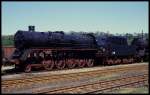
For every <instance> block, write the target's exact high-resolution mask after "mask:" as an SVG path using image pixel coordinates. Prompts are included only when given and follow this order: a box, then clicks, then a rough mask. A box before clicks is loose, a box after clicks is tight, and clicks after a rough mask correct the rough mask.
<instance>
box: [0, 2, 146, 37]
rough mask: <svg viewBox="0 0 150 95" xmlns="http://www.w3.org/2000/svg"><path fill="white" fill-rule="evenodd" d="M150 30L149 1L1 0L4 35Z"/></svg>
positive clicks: (136, 31)
mask: <svg viewBox="0 0 150 95" xmlns="http://www.w3.org/2000/svg"><path fill="white" fill-rule="evenodd" d="M29 25H35V29H36V30H37V31H42V32H46V31H65V32H69V31H76V32H79V31H84V32H96V31H103V32H107V31H109V33H113V34H115V33H132V34H133V33H140V32H141V31H142V29H143V31H144V33H148V2H2V35H10V34H14V33H15V32H16V31H17V30H28V26H29Z"/></svg>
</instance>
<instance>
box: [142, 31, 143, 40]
mask: <svg viewBox="0 0 150 95" xmlns="http://www.w3.org/2000/svg"><path fill="white" fill-rule="evenodd" d="M142 39H143V29H142Z"/></svg>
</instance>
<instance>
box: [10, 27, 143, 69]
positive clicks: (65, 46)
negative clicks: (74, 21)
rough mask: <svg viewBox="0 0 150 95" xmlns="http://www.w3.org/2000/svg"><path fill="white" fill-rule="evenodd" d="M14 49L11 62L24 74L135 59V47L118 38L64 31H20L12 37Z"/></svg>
mask: <svg viewBox="0 0 150 95" xmlns="http://www.w3.org/2000/svg"><path fill="white" fill-rule="evenodd" d="M14 43H15V47H16V50H15V51H14V53H13V54H12V56H11V62H12V63H14V64H15V66H16V68H21V69H22V70H24V71H25V72H29V71H31V67H35V68H39V67H44V68H45V69H46V70H52V69H53V68H57V69H63V68H65V67H66V68H74V67H85V66H88V67H92V66H93V65H95V64H98V65H112V64H122V63H123V64H126V63H133V62H134V61H135V59H136V58H137V57H140V56H139V55H138V56H137V52H138V51H137V47H136V45H134V44H133V45H128V44H127V39H126V38H125V37H121V36H94V35H93V34H90V33H70V34H65V33H64V32H63V31H55V32H36V31H35V30H34V26H29V31H22V30H19V31H17V33H16V34H15V36H14Z"/></svg>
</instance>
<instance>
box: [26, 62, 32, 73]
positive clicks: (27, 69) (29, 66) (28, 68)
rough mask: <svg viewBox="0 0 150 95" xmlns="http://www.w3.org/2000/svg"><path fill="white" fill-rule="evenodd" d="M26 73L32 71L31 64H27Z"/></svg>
mask: <svg viewBox="0 0 150 95" xmlns="http://www.w3.org/2000/svg"><path fill="white" fill-rule="evenodd" d="M24 71H25V72H26V73H28V72H30V71H31V65H30V64H28V65H26V66H25V70H24Z"/></svg>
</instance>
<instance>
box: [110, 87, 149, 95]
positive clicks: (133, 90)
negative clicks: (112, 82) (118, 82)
mask: <svg viewBox="0 0 150 95" xmlns="http://www.w3.org/2000/svg"><path fill="white" fill-rule="evenodd" d="M109 93H120V94H148V93H149V89H148V88H147V87H139V88H121V89H119V90H113V91H112V92H109Z"/></svg>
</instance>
